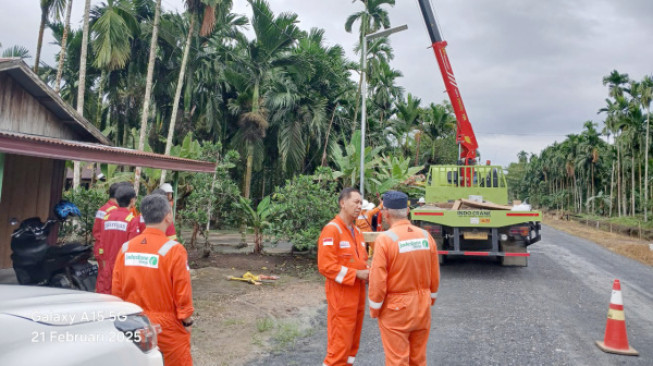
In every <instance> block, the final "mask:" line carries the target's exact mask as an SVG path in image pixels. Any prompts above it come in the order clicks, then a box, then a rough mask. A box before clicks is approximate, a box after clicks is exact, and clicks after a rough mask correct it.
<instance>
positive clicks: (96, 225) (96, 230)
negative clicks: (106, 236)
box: [93, 200, 118, 258]
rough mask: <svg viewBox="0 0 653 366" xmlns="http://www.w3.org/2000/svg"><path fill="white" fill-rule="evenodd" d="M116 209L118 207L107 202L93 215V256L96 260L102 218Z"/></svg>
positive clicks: (113, 203)
mask: <svg viewBox="0 0 653 366" xmlns="http://www.w3.org/2000/svg"><path fill="white" fill-rule="evenodd" d="M116 208H118V205H117V204H116V203H115V202H113V201H111V200H109V201H107V203H105V204H104V205H103V206H102V207H100V209H99V210H97V212H96V213H95V220H94V221H93V239H95V244H93V255H95V258H97V256H98V249H99V248H100V233H101V232H102V223H103V222H104V217H105V216H107V214H108V213H109V212H111V211H112V210H115V209H116Z"/></svg>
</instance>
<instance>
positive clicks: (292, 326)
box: [272, 320, 304, 348]
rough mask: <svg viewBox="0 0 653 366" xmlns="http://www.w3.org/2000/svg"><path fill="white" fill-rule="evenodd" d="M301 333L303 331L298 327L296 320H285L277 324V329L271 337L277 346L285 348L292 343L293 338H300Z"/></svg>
mask: <svg viewBox="0 0 653 366" xmlns="http://www.w3.org/2000/svg"><path fill="white" fill-rule="evenodd" d="M303 335H304V332H302V331H301V330H300V329H299V325H298V324H297V322H295V321H292V320H287V321H282V322H279V323H278V324H277V329H276V331H275V333H274V335H273V336H272V339H274V340H275V341H276V342H277V343H278V346H279V348H286V347H287V346H289V345H291V344H293V343H294V342H295V339H297V338H300V337H302V336H303Z"/></svg>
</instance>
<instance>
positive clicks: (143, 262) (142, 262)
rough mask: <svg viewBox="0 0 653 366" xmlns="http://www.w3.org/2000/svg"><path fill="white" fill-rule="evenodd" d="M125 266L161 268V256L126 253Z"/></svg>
mask: <svg viewBox="0 0 653 366" xmlns="http://www.w3.org/2000/svg"><path fill="white" fill-rule="evenodd" d="M125 266H135V267H147V268H159V256H158V255H157V254H146V253H126V254H125Z"/></svg>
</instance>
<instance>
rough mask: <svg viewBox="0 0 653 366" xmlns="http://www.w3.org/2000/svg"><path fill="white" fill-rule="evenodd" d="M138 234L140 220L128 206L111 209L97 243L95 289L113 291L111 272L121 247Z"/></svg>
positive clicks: (97, 290) (103, 292)
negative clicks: (98, 243)
mask: <svg viewBox="0 0 653 366" xmlns="http://www.w3.org/2000/svg"><path fill="white" fill-rule="evenodd" d="M136 235H138V220H137V219H136V218H135V217H134V215H132V213H131V212H129V209H128V208H126V207H116V208H115V209H113V210H111V211H109V213H108V214H107V215H106V216H105V217H104V221H103V222H102V230H100V245H97V243H96V247H97V255H96V258H97V262H98V275H97V282H96V284H95V291H96V292H98V293H102V294H110V293H111V274H112V273H113V266H114V264H115V262H116V257H117V256H118V251H119V250H120V247H121V246H122V245H123V244H124V243H125V242H126V241H127V240H129V239H131V238H133V237H135V236H136Z"/></svg>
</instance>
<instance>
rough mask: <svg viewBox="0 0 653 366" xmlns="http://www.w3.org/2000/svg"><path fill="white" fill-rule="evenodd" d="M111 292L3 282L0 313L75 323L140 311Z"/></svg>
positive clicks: (36, 320)
mask: <svg viewBox="0 0 653 366" xmlns="http://www.w3.org/2000/svg"><path fill="white" fill-rule="evenodd" d="M142 311H143V309H141V308H140V307H139V306H138V305H135V304H132V303H129V302H125V301H123V300H121V299H120V298H118V297H116V296H112V295H104V294H96V293H92V292H85V291H76V290H67V289H59V288H51V287H36V286H21V285H0V314H7V315H12V316H17V317H21V318H25V319H29V320H32V321H35V322H39V323H43V324H49V325H72V324H79V323H87V322H93V321H102V320H108V319H111V318H119V317H122V316H126V315H131V314H138V313H141V312H142Z"/></svg>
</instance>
